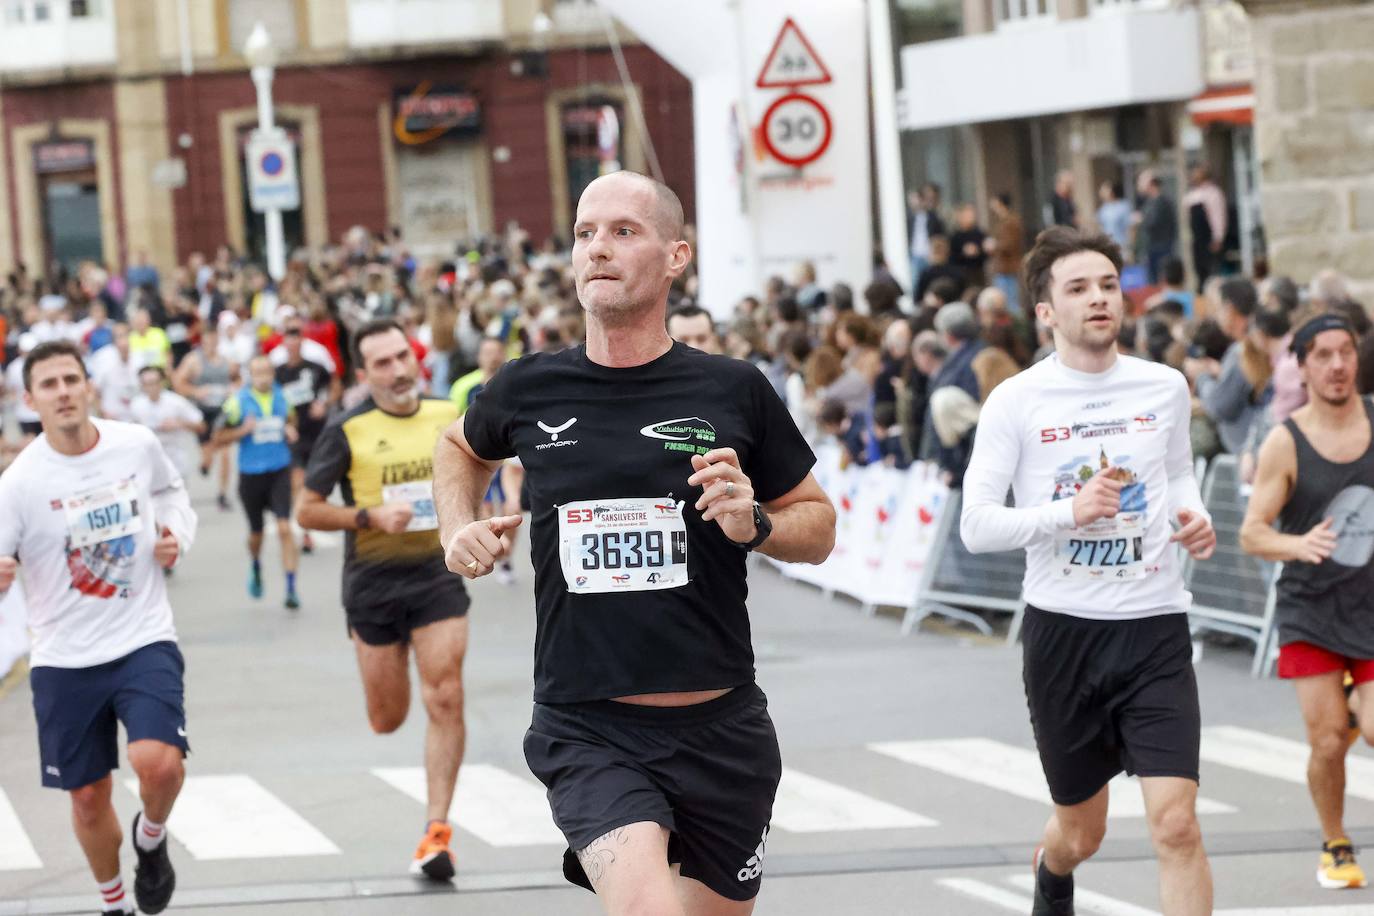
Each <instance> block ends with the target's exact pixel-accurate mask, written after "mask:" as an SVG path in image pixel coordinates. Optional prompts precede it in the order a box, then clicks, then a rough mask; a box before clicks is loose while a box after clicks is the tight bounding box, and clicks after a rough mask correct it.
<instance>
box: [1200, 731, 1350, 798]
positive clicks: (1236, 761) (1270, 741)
mask: <svg viewBox="0 0 1374 916" xmlns="http://www.w3.org/2000/svg"><path fill="white" fill-rule="evenodd" d="M1308 754H1309V749H1308V747H1307V745H1306V744H1304V743H1303V742H1301V741H1291V740H1289V739H1288V738H1278V737H1275V736H1274V735H1270V734H1266V733H1264V732H1257V731H1252V730H1251V729H1248V728H1237V727H1236V726H1233V725H1217V726H1214V727H1212V728H1204V729H1203V730H1202V759H1203V760H1206V761H1207V762H1208V763H1219V764H1221V765H1222V766H1228V767H1233V768H1235V769H1237V770H1248V771H1249V772H1251V773H1258V774H1260V775H1261V776H1269V777H1272V778H1273V779H1282V780H1283V781H1285V782H1295V783H1298V784H1300V785H1304V786H1305V785H1307V758H1308ZM1345 794H1346V795H1351V796H1354V797H1355V798H1363V799H1367V800H1369V801H1374V760H1371V759H1369V758H1368V757H1360V756H1357V755H1355V754H1350V755H1347V756H1346V758H1345Z"/></svg>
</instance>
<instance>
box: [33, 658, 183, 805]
mask: <svg viewBox="0 0 1374 916" xmlns="http://www.w3.org/2000/svg"><path fill="white" fill-rule="evenodd" d="M185 670H186V663H185V662H184V661H183V660H182V657H181V650H180V649H178V648H177V644H176V643H174V642H155V643H152V644H151V645H147V646H144V647H143V648H141V649H135V650H134V651H133V652H131V653H129V654H128V655H126V656H124V657H123V658H117V659H115V660H114V661H112V662H106V663H105V664H103V665H94V666H92V667H90V668H52V667H48V666H46V665H45V666H40V667H37V668H34V669H33V670H31V671H30V672H29V684H30V686H32V688H33V712H34V715H35V716H36V717H37V719H38V754H39V758H40V765H41V767H42V772H43V785H45V786H47V787H48V788H50V789H79V788H81V787H82V786H88V785H90V784H91V783H93V782H97V781H99V780H101V779H103V778H104V777H105V776H106V775H108V774H109V773H110V771H111V770H116V769H118V768H119V727H118V725H119V723H120V722H123V723H124V731H125V732H126V733H127V734H128V736H129V740H130V741H143V740H145V739H152V740H154V741H161V742H162V743H163V744H170V745H172V746H174V747H179V748H181V753H182V756H185V755H186V753H187V752H188V751H190V749H191V748H190V745H189V744H187V743H186V707H185V703H184V701H183V690H182V676H183V674H184V673H185Z"/></svg>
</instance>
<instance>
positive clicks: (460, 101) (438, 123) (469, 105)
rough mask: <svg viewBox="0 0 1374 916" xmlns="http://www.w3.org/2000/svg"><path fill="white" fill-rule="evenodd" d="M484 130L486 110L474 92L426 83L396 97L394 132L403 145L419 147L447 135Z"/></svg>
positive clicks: (399, 93) (397, 94)
mask: <svg viewBox="0 0 1374 916" xmlns="http://www.w3.org/2000/svg"><path fill="white" fill-rule="evenodd" d="M481 129H482V106H481V104H480V103H479V102H478V101H477V96H476V95H475V94H473V93H471V92H468V91H466V90H463V89H459V88H458V87H456V86H435V85H432V84H431V83H430V82H429V81H425V82H423V83H420V84H419V85H418V86H414V87H412V88H409V89H402V90H399V91H398V92H397V93H396V116H395V120H394V121H393V122H392V132H393V133H394V134H395V135H396V139H397V140H399V141H400V142H401V143H405V144H407V145H410V146H417V145H419V144H421V143H428V142H429V141H431V140H437V139H438V138H439V137H442V136H444V135H445V134H450V133H460V134H474V133H476V132H477V131H479V130H481Z"/></svg>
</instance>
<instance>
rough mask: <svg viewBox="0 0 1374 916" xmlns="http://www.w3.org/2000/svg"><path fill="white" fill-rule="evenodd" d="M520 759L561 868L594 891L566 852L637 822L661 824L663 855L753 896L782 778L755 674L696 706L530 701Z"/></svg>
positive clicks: (716, 887) (725, 888)
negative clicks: (542, 806) (540, 795)
mask: <svg viewBox="0 0 1374 916" xmlns="http://www.w3.org/2000/svg"><path fill="white" fill-rule="evenodd" d="M525 760H526V762H528V763H529V767H530V770H531V771H532V772H533V773H534V775H535V776H537V777H539V781H540V782H542V783H544V785H545V786H546V787H547V788H548V790H549V803H550V805H551V806H552V808H553V819H554V822H555V823H556V824H558V829H559V830H561V831H563V835H564V837H566V838H567V840H568V851H567V852H565V853H564V855H563V874H564V876H565V877H566V878H567V879H568V880H569V881H570V882H572V883H573V884H577V885H580V886H582V887H585V888H587V889H588V890H591V889H592V886H591V882H590V881H589V880H588V879H587V876H586V874H585V872H583V870H582V865H581V863H579V862H578V860H577V856H576V855H575V854H574V851H575V850H580V849H585V848H586V847H587V846H588V845H590V844H591V842H592V841H593V840H595V839H596V838H597V837H600V836H602V835H603V834H606V833H609V832H610V831H612V830H614V829H616V828H617V827H624V826H626V825H628V824H634V823H638V822H640V821H650V822H653V823H656V824H661V825H662V826H664V827H666V828H667V829H668V830H669V831H670V838H669V841H668V861H669V862H671V863H681V866H682V874H683V875H685V876H686V877H688V878H695V879H696V880H698V881H700V882H702V883H703V884H705V885H706V886H707V887H709V888H710V889H711V890H713V891H715V892H716V893H717V894H720V895H721V896H722V897H726V898H728V899H730V900H752V899H753V898H754V897H755V896H757V895H758V892H759V886H760V885H761V884H762V881H763V858H764V845H765V843H766V842H767V839H768V824H769V821H770V820H771V819H772V816H773V798H774V796H775V795H776V794H777V790H778V781H779V780H780V779H781V778H782V758H781V756H780V755H779V752H778V738H777V733H776V732H774V730H773V720H772V719H770V718H769V716H768V700H767V698H766V697H765V696H764V695H763V691H762V690H760V689H759V688H758V685H756V684H749V685H747V686H744V687H737V688H735V689H734V690H732V691H731V692H730V693H727V694H726V695H725V696H723V697H720V698H718V699H715V700H711V701H709V702H706V703H701V704H698V705H696V706H684V707H674V708H668V709H664V708H659V707H645V706H629V705H626V704H624V703H616V702H613V701H610V700H604V701H600V702H594V703H562V704H557V705H545V704H538V703H536V704H535V707H534V719H533V721H532V722H531V724H530V729H529V731H528V732H526V733H525Z"/></svg>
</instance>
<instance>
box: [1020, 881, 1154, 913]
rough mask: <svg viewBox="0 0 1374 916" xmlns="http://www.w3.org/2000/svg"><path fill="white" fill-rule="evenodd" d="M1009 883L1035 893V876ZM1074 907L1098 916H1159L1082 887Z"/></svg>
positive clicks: (1075, 893) (1076, 890)
mask: <svg viewBox="0 0 1374 916" xmlns="http://www.w3.org/2000/svg"><path fill="white" fill-rule="evenodd" d="M1007 881H1008V883H1010V884H1015V885H1016V886H1017V887H1019V888H1022V889H1024V890H1028V891H1031V892H1032V893H1034V892H1035V876H1034V875H1031V874H1024V875H1013V876H1011V877H1010V878H1008V879H1007ZM1073 905H1074V909H1075V910H1077V911H1078V912H1080V913H1096V914H1098V916H1159V911H1158V910H1151V909H1147V908H1145V907H1143V906H1136V905H1135V904H1133V903H1126V902H1125V901H1124V900H1117V899H1116V898H1115V897H1108V896H1107V895H1106V894H1099V893H1097V892H1096V891H1090V890H1086V889H1085V888H1081V887H1078V888H1075V889H1074V892H1073Z"/></svg>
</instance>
